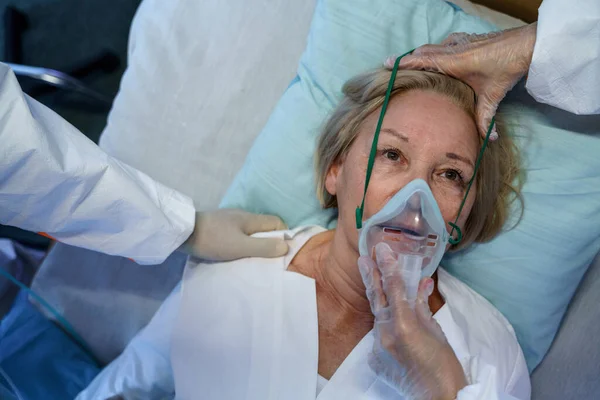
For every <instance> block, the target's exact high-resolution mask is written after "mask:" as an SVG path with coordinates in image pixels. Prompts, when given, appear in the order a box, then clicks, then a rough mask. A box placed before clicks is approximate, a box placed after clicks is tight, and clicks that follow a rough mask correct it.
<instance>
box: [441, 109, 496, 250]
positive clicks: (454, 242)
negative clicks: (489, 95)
mask: <svg viewBox="0 0 600 400" xmlns="http://www.w3.org/2000/svg"><path fill="white" fill-rule="evenodd" d="M495 122H496V117H492V121H491V122H490V126H488V130H487V132H486V134H485V139H484V140H483V144H482V145H481V150H479V155H478V156H477V161H476V162H475V171H473V176H472V177H471V180H470V181H469V185H468V186H467V191H466V192H465V197H463V200H462V202H461V203H460V208H459V209H458V214H457V215H456V219H455V220H454V223H452V222H449V223H448V225H450V226H451V227H452V230H451V231H450V239H449V240H448V241H449V242H450V244H452V245H457V244H459V243H460V241H461V240H462V237H463V234H462V231H461V230H460V228H459V227H458V225H457V224H458V217H460V213H461V212H462V210H463V207H464V206H465V202H466V201H467V196H468V195H469V192H470V191H471V186H473V182H475V178H476V177H477V171H479V166H480V165H481V159H482V158H483V152H484V151H485V149H486V147H487V145H488V142H489V141H490V134H491V133H492V128H493V127H494V123H495ZM455 230H456V239H454V237H453V236H452V234H454V231H455Z"/></svg>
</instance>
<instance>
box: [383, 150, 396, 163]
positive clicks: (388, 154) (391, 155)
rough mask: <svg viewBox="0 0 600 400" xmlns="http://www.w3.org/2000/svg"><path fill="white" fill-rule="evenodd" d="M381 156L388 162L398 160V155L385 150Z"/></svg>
mask: <svg viewBox="0 0 600 400" xmlns="http://www.w3.org/2000/svg"><path fill="white" fill-rule="evenodd" d="M383 155H384V157H385V158H387V159H388V160H390V161H398V160H399V159H400V153H399V152H397V151H395V150H386V151H385V152H384V153H383Z"/></svg>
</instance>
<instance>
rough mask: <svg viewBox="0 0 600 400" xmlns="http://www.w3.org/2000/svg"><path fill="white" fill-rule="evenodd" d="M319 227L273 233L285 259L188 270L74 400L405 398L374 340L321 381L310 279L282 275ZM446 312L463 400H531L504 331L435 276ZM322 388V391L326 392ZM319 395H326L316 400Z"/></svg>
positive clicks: (445, 277)
mask: <svg viewBox="0 0 600 400" xmlns="http://www.w3.org/2000/svg"><path fill="white" fill-rule="evenodd" d="M322 231H323V228H320V227H309V228H303V229H302V228H301V229H296V230H294V231H285V232H274V233H270V234H268V235H269V236H280V237H286V238H287V239H288V242H289V244H290V252H289V253H288V255H286V256H285V257H281V258H277V259H260V258H248V259H243V260H237V261H233V262H226V263H198V262H195V261H193V260H190V261H189V262H188V265H187V267H186V272H185V274H184V278H183V285H182V288H183V289H182V288H181V287H180V286H178V287H177V288H175V290H174V291H173V293H172V294H171V295H170V296H169V297H168V298H167V300H166V301H165V302H164V303H163V305H162V306H161V308H160V309H159V310H158V312H157V313H156V315H155V316H154V317H153V319H152V320H151V321H150V323H149V324H148V326H146V328H144V329H143V330H142V331H141V332H140V333H139V334H138V335H137V336H136V337H135V338H134V339H133V340H132V342H131V343H130V344H129V346H128V347H127V348H126V349H125V351H124V352H123V354H122V355H121V356H120V357H119V358H117V359H116V360H115V361H113V362H112V363H111V364H110V365H109V366H108V367H106V368H105V369H104V370H103V371H102V372H101V373H100V375H98V377H97V378H96V379H95V380H94V381H93V382H92V383H91V385H90V386H89V387H88V388H87V389H86V390H85V391H83V392H82V393H81V394H80V395H79V396H78V397H77V399H79V400H84V399H101V398H102V399H104V398H107V397H110V396H112V395H116V394H122V395H123V396H124V398H126V399H138V398H139V399H163V398H165V397H164V396H171V397H173V396H174V395H175V393H177V396H176V397H177V399H195V398H202V399H215V400H224V399H232V400H238V399H256V400H268V399H272V400H275V399H285V400H312V399H315V398H316V399H318V400H333V399H348V398H352V399H381V400H387V399H398V394H397V393H396V392H395V391H394V389H392V388H391V387H389V386H388V385H386V384H385V383H384V382H382V381H380V380H379V379H378V378H377V376H375V374H374V373H373V372H372V371H371V370H370V368H369V367H368V365H367V356H368V354H369V352H370V350H371V348H372V345H373V335H372V333H369V334H367V335H366V336H365V337H364V338H363V339H362V340H361V341H360V342H359V343H358V344H357V345H356V347H355V348H354V349H353V350H352V352H351V353H350V354H349V355H348V356H347V358H346V359H345V360H344V362H343V363H342V364H341V365H340V367H339V368H338V370H337V371H336V372H335V374H334V375H333V376H332V377H331V379H330V380H329V381H323V380H320V381H319V380H318V371H317V366H318V318H317V307H316V289H315V283H314V280H313V279H311V278H308V277H306V276H303V275H300V274H298V273H295V272H290V271H286V269H287V267H288V265H289V264H290V262H291V260H292V259H293V257H294V256H295V254H296V253H297V252H298V250H299V249H300V248H301V247H302V246H303V245H304V244H305V243H306V241H307V240H308V239H310V238H311V237H312V236H314V235H316V234H317V233H319V232H322ZM438 276H439V281H438V282H439V289H440V292H441V293H442V295H443V296H444V298H445V300H446V304H445V305H444V306H443V307H442V308H441V309H440V310H439V311H438V312H437V313H436V314H435V318H436V319H437V321H438V322H439V323H440V326H441V327H442V329H443V330H444V332H445V334H446V336H447V338H448V341H449V343H450V345H451V346H452V348H453V349H454V351H455V353H456V355H457V358H458V359H459V361H460V362H461V364H462V365H463V368H464V369H465V373H466V375H467V378H468V379H469V382H470V383H471V385H469V386H468V387H466V388H465V389H463V390H462V391H461V393H460V394H459V397H458V398H459V399H480V398H485V399H490V400H493V399H514V398H516V399H528V398H529V397H530V382H529V374H528V371H527V367H526V364H525V359H524V357H523V353H522V351H521V348H520V347H519V344H518V343H517V339H516V337H515V334H514V331H513V329H512V327H511V326H510V324H509V323H508V321H507V320H506V319H505V318H504V317H503V316H502V315H501V314H500V313H499V312H498V311H497V310H496V309H495V308H494V307H493V306H492V305H491V304H490V303H488V302H487V301H486V300H485V299H483V298H482V297H481V296H479V295H478V294H477V293H475V292H474V291H473V290H471V289H470V288H468V287H467V286H466V285H465V284H464V283H462V282H460V281H458V280H457V279H455V278H453V277H452V276H450V275H449V274H448V273H447V272H445V271H444V270H443V269H439V272H438ZM318 384H319V386H318ZM318 389H320V392H319V393H318V394H317V391H318Z"/></svg>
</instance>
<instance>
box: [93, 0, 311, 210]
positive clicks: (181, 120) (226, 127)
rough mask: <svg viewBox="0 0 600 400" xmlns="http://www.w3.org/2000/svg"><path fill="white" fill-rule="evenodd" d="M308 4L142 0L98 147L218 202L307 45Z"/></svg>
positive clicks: (207, 202)
mask: <svg viewBox="0 0 600 400" xmlns="http://www.w3.org/2000/svg"><path fill="white" fill-rule="evenodd" d="M314 4H315V2H314V0H309V1H288V0H271V1H268V2H257V1H237V0H201V1H197V0H168V1H163V0H145V1H144V2H143V3H142V4H141V6H140V8H139V10H138V11H137V14H136V16H135V19H134V22H133V26H132V28H131V33H130V38H129V61H128V62H129V65H128V67H127V70H126V72H125V75H124V76H123V79H122V81H121V88H120V91H119V93H118V95H117V97H116V99H115V102H114V104H113V108H112V110H111V112H110V115H109V118H108V125H107V127H106V129H105V130H104V132H103V134H102V137H101V140H100V146H101V147H102V148H103V149H104V150H105V151H106V152H107V153H109V154H111V155H113V156H115V157H117V158H119V159H120V160H122V161H124V162H126V163H128V164H130V165H132V166H134V167H136V168H138V169H140V170H142V171H144V172H145V173H146V174H148V175H150V176H152V177H153V178H155V179H157V180H158V181H160V182H162V183H164V184H166V185H168V186H171V187H173V188H175V189H177V190H179V191H181V192H183V193H185V194H187V195H189V196H191V197H192V198H193V199H194V203H195V205H196V207H197V208H198V209H209V208H216V207H217V205H218V203H219V201H220V199H221V197H222V196H223V194H224V193H225V191H226V189H227V187H228V186H229V184H230V183H231V181H232V180H233V177H234V175H235V173H236V172H237V171H238V170H239V168H240V167H241V166H242V163H243V162H244V158H245V156H246V153H247V152H248V149H249V148H250V146H251V144H252V142H253V141H254V138H255V137H256V135H257V134H258V133H259V132H260V130H261V129H262V128H263V126H264V125H265V123H266V122H267V119H268V117H269V114H270V113H271V111H272V109H273V107H274V105H275V104H276V103H277V100H278V99H279V98H280V97H281V94H282V93H283V92H284V91H285V89H286V87H287V86H288V85H289V83H290V81H291V80H292V78H293V77H294V76H295V71H296V66H297V65H298V61H299V59H300V56H301V54H302V51H303V50H304V48H305V47H306V36H307V34H308V29H309V26H310V21H311V19H312V14H313V10H314Z"/></svg>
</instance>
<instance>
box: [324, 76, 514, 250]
mask: <svg viewBox="0 0 600 400" xmlns="http://www.w3.org/2000/svg"><path fill="white" fill-rule="evenodd" d="M390 74H391V72H390V71H387V70H384V69H378V70H375V71H373V72H368V73H366V74H362V75H359V76H357V77H355V78H353V79H350V80H349V81H348V82H346V84H345V85H344V87H343V89H342V91H343V93H344V98H343V99H342V101H341V102H340V104H339V105H338V106H337V108H336V109H335V110H334V112H333V114H332V115H331V116H330V117H329V120H328V121H327V123H326V124H325V127H324V129H323V131H322V133H321V136H320V138H319V142H318V145H317V150H316V154H315V169H316V184H317V188H316V189H317V196H318V199H319V201H320V202H321V205H322V207H323V208H337V199H336V196H333V195H331V194H330V193H328V192H327V189H326V188H325V178H326V176H327V173H328V172H329V169H330V168H331V167H332V166H333V165H334V164H335V163H336V162H339V161H340V160H342V159H343V158H344V157H345V156H346V154H347V153H348V151H349V149H350V146H351V145H352V143H353V142H354V139H355V138H356V136H357V135H358V133H359V131H360V128H361V126H362V123H363V122H364V121H365V119H366V118H367V117H368V116H369V115H371V114H372V113H373V112H375V111H377V110H378V109H379V108H380V107H381V105H382V104H383V100H384V97H385V93H386V90H387V87H388V84H389V80H390ZM411 90H428V91H433V92H435V93H440V94H442V95H445V96H447V97H448V98H449V99H450V100H451V101H453V102H454V103H455V104H456V105H458V106H459V107H460V108H462V109H463V110H464V111H465V112H466V113H467V114H468V115H469V116H470V117H471V118H473V120H475V93H474V92H473V90H472V89H471V88H470V87H469V86H468V85H466V84H464V83H462V82H461V81H458V80H456V79H453V78H450V77H448V76H446V75H441V74H437V73H432V72H425V71H402V70H401V71H398V74H397V75H396V81H395V82H394V87H393V90H392V94H391V96H392V97H394V96H398V95H399V94H401V93H406V92H408V91H411ZM496 119H497V121H496V126H497V129H498V132H502V135H501V137H500V139H498V140H497V141H496V142H494V143H490V144H489V145H488V147H487V149H486V150H485V153H484V155H483V158H482V161H481V165H480V168H479V170H478V171H477V176H476V183H477V192H476V195H475V202H474V204H473V208H472V210H471V213H470V214H469V216H468V218H467V220H466V223H465V226H464V228H463V240H462V241H461V243H460V244H459V245H457V246H456V247H455V248H453V250H457V249H459V248H463V247H466V246H468V245H469V244H471V243H472V242H474V241H475V242H485V241H489V240H491V239H492V238H493V237H494V236H496V235H497V234H498V233H499V232H500V231H501V229H502V226H503V225H504V223H505V222H506V220H507V218H508V216H509V213H510V205H511V203H512V201H513V200H514V199H515V198H518V199H519V200H520V201H521V202H522V199H521V195H520V179H519V178H520V177H519V171H520V168H519V165H520V157H519V152H518V149H517V147H516V146H515V144H514V143H513V140H512V138H511V136H510V135H509V134H508V133H507V132H506V131H505V130H504V129H503V127H504V124H503V118H502V116H501V115H498V116H497V117H496ZM480 142H481V143H482V142H483V140H482V139H480ZM515 181H516V182H517V184H516V185H514V184H513V182H515Z"/></svg>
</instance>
